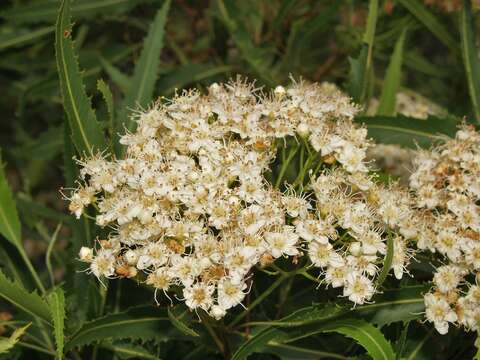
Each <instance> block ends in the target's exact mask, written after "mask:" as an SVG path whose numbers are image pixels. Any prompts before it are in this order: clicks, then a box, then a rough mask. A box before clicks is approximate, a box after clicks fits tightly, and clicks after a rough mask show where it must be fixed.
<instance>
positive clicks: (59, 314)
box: [47, 288, 65, 359]
mask: <svg viewBox="0 0 480 360" xmlns="http://www.w3.org/2000/svg"><path fill="white" fill-rule="evenodd" d="M47 303H48V306H49V307H50V312H51V314H52V321H53V332H54V335H55V344H56V346H57V349H56V354H57V359H62V358H63V347H64V343H65V339H64V328H65V295H64V293H63V290H62V289H61V288H56V289H55V290H54V291H53V292H52V293H50V294H49V295H48V297H47Z"/></svg>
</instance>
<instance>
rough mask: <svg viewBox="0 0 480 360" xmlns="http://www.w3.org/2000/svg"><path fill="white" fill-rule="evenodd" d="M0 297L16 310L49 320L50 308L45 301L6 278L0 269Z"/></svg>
mask: <svg viewBox="0 0 480 360" xmlns="http://www.w3.org/2000/svg"><path fill="white" fill-rule="evenodd" d="M0 297H2V298H3V299H5V300H6V301H8V302H9V303H11V304H12V305H13V306H15V307H16V308H17V309H18V310H20V311H24V312H26V313H27V314H30V315H32V316H37V317H39V318H41V319H43V320H45V321H47V322H51V314H50V309H49V307H48V305H47V303H45V301H44V300H43V299H42V298H41V297H40V296H39V295H38V294H37V293H35V292H31V293H30V292H28V291H27V290H26V289H25V288H24V287H23V286H22V285H20V284H19V283H17V282H13V281H10V280H9V279H7V277H6V276H5V274H4V273H3V272H1V271H0Z"/></svg>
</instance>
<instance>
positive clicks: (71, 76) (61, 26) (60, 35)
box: [55, 0, 106, 155]
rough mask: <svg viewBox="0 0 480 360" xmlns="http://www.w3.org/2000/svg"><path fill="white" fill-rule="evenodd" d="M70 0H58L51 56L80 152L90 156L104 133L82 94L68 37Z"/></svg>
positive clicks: (100, 147)
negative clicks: (53, 56)
mask: <svg viewBox="0 0 480 360" xmlns="http://www.w3.org/2000/svg"><path fill="white" fill-rule="evenodd" d="M71 31H72V25H71V23H70V0H62V2H61V5H60V10H59V13H58V18H57V24H56V26H55V55H56V60H57V69H58V73H59V77H60V88H61V92H62V98H63V106H64V108H65V112H66V113H67V117H68V120H69V124H70V129H71V131H72V139H73V143H74V144H75V147H76V148H77V151H78V152H79V153H80V154H82V155H83V154H84V153H85V154H88V155H93V154H94V153H95V152H96V151H99V150H103V149H105V148H106V142H105V136H104V134H103V131H102V128H101V126H100V124H99V123H98V121H97V117H96V116H95V112H94V111H93V109H92V107H91V103H90V99H89V98H88V97H87V95H86V93H85V88H84V85H83V80H82V76H81V74H80V71H79V67H78V63H77V59H76V57H75V51H74V47H73V42H72V40H71Z"/></svg>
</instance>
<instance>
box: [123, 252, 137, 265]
mask: <svg viewBox="0 0 480 360" xmlns="http://www.w3.org/2000/svg"><path fill="white" fill-rule="evenodd" d="M123 258H124V259H125V261H126V262H127V264H128V265H137V262H138V254H137V253H136V252H135V251H133V250H128V251H127V252H126V253H125V254H124V255H123Z"/></svg>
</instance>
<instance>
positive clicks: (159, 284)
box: [70, 79, 409, 319]
mask: <svg viewBox="0 0 480 360" xmlns="http://www.w3.org/2000/svg"><path fill="white" fill-rule="evenodd" d="M358 110H359V109H358V107H357V106H356V105H354V104H353V103H352V102H351V100H350V98H349V97H347V96H346V95H345V94H343V93H342V92H340V91H339V90H338V89H337V88H336V87H335V86H334V85H331V84H306V83H303V82H293V83H292V84H291V86H290V87H289V88H288V89H285V88H283V87H281V86H279V87H277V88H276V89H275V90H274V91H272V92H271V93H268V94H265V93H263V92H261V91H260V89H256V88H255V86H254V84H252V83H248V82H245V81H243V80H242V79H237V80H236V81H232V82H230V83H227V84H222V85H219V84H213V85H211V86H210V88H209V92H208V94H205V95H204V94H201V93H199V92H198V91H186V92H183V93H182V94H180V95H177V96H175V97H174V98H173V99H172V100H170V101H168V102H164V103H160V102H158V103H156V104H155V105H154V106H153V107H152V108H151V109H149V110H148V111H145V112H140V113H138V114H137V119H136V120H137V128H136V131H135V132H133V133H127V134H125V135H123V136H122V137H121V139H120V143H121V144H123V145H124V146H125V147H126V152H125V156H124V157H123V158H121V159H115V158H110V159H108V158H106V157H104V156H102V155H97V156H94V157H90V158H85V159H82V160H79V163H80V165H81V173H80V176H81V178H80V180H79V186H78V188H77V189H75V191H74V192H73V193H72V195H71V197H70V210H71V212H72V213H74V214H75V215H76V216H77V217H80V216H81V215H82V214H83V213H84V212H85V211H86V208H87V207H88V206H93V207H94V208H95V209H96V211H97V214H96V223H97V224H98V225H99V226H100V227H102V228H106V229H109V230H110V235H109V236H108V238H107V239H105V240H100V241H98V244H99V246H97V248H96V249H92V248H83V249H82V250H81V253H80V258H81V260H83V261H85V262H87V263H89V268H88V271H89V272H91V273H92V274H94V275H95V276H97V277H98V278H100V279H101V278H102V277H105V278H112V277H128V278H131V277H136V278H137V279H144V280H142V281H144V282H145V283H146V284H147V285H150V286H152V287H153V288H154V289H155V295H157V292H158V290H160V291H162V292H163V293H164V294H165V295H166V296H167V297H168V291H169V290H171V288H172V287H173V286H177V287H180V289H181V291H182V293H183V294H182V296H181V297H180V298H183V300H184V301H185V303H186V305H187V306H188V307H189V308H190V309H192V310H197V309H202V310H204V311H206V312H207V313H209V314H210V315H211V316H212V317H215V318H217V319H218V318H221V317H223V316H224V315H225V314H226V311H227V310H228V309H230V308H232V307H234V306H236V305H238V304H241V302H242V300H243V299H244V297H245V295H246V293H247V292H248V291H249V288H250V287H249V285H248V279H249V278H250V277H251V273H252V268H253V267H255V266H265V265H268V264H271V263H272V262H273V261H275V259H277V258H280V257H297V256H299V255H301V254H302V251H303V249H305V247H304V245H305V244H307V247H308V250H307V251H308V254H309V255H310V259H311V260H312V262H313V264H314V265H315V266H319V267H321V268H323V269H324V270H325V279H326V280H327V282H328V283H329V284H331V285H332V286H336V287H338V286H344V295H345V296H348V297H349V299H350V300H351V301H353V302H355V303H356V304H362V303H363V302H365V301H368V300H369V299H370V298H371V296H372V295H373V293H374V290H375V286H374V284H373V279H374V277H375V275H376V274H377V273H378V270H379V268H380V267H381V264H382V263H383V260H382V258H383V256H384V255H385V253H386V247H385V244H384V242H385V238H386V233H387V230H388V231H390V230H392V231H396V230H399V229H405V233H408V231H407V230H408V226H409V223H408V219H409V214H408V212H407V210H405V206H404V202H405V199H408V196H407V197H405V196H404V194H403V193H401V192H398V191H393V188H392V189H384V188H381V187H379V186H376V185H374V183H373V181H372V179H371V178H370V177H369V176H368V168H367V166H366V163H365V156H366V150H367V147H368V146H369V142H368V141H367V139H366V135H367V133H366V129H365V128H363V127H360V126H357V125H356V124H354V122H353V117H354V115H355V114H356V113H357V112H358ZM286 137H292V138H296V139H298V141H299V139H302V141H304V142H305V144H306V145H307V146H308V147H309V151H310V150H311V151H312V152H314V153H315V158H316V159H320V161H319V164H318V171H317V172H310V173H309V176H311V177H312V179H313V178H315V179H314V181H313V182H312V184H311V186H310V187H308V186H307V187H306V188H305V189H306V190H305V191H303V186H302V187H301V189H302V191H300V193H299V194H297V193H296V191H294V190H293V189H294V186H293V185H289V186H287V191H286V192H285V193H282V192H281V191H280V190H279V189H278V188H276V187H274V186H272V185H271V184H269V183H268V181H266V179H265V177H264V174H265V173H266V172H267V171H269V170H270V169H269V166H270V164H271V163H272V162H273V160H274V158H275V155H276V152H277V149H276V146H277V145H278V144H279V143H280V144H282V143H284V142H285V141H286ZM317 173H318V174H319V176H316V174H317ZM313 193H314V194H315V199H313V197H312V196H309V194H313ZM392 236H393V235H392ZM407 238H408V236H407ZM394 242H395V247H394V248H395V249H396V250H395V255H394V261H393V268H394V269H395V275H396V277H397V278H400V277H401V276H402V274H403V269H404V267H405V264H406V263H407V262H408V258H409V255H408V251H407V249H406V238H405V237H404V236H402V235H400V233H398V234H396V235H395V236H394ZM141 274H144V275H141ZM155 299H156V296H155Z"/></svg>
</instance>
